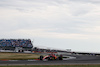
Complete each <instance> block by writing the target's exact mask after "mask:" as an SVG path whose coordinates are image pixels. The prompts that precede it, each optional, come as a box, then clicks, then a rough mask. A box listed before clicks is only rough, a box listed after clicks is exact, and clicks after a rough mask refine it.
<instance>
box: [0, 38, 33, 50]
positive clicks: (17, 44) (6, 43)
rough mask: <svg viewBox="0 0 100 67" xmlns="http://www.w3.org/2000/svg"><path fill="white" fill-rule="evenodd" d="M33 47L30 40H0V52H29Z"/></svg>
mask: <svg viewBox="0 0 100 67" xmlns="http://www.w3.org/2000/svg"><path fill="white" fill-rule="evenodd" d="M32 47H33V45H32V43H31V40H30V39H0V49H2V50H15V49H17V50H18V51H19V50H22V51H24V50H31V48H32Z"/></svg>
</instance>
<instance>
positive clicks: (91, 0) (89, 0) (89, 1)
mask: <svg viewBox="0 0 100 67" xmlns="http://www.w3.org/2000/svg"><path fill="white" fill-rule="evenodd" d="M70 1H74V2H85V3H94V4H99V3H100V0H70Z"/></svg>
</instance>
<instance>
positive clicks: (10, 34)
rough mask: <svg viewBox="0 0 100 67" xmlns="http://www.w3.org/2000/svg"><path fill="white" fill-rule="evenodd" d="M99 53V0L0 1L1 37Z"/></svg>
mask: <svg viewBox="0 0 100 67" xmlns="http://www.w3.org/2000/svg"><path fill="white" fill-rule="evenodd" d="M2 38H4V39H19V38H20V39H23V38H24V39H31V40H32V41H34V43H33V45H34V46H41V47H43V46H44V47H48V48H57V49H64V50H66V49H72V51H87V52H100V0H0V39H2Z"/></svg>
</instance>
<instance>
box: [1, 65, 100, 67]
mask: <svg viewBox="0 0 100 67" xmlns="http://www.w3.org/2000/svg"><path fill="white" fill-rule="evenodd" d="M0 67H100V65H28V66H23V65H22V66H0Z"/></svg>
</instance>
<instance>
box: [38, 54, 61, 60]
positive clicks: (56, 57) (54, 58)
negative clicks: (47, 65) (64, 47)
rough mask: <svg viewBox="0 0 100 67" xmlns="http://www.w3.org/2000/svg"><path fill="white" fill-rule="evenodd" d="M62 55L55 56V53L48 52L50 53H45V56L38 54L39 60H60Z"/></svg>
mask: <svg viewBox="0 0 100 67" xmlns="http://www.w3.org/2000/svg"><path fill="white" fill-rule="evenodd" d="M62 58H63V57H62V55H60V56H56V55H55V54H50V55H47V56H44V57H43V56H42V55H41V56H40V58H39V59H40V60H62Z"/></svg>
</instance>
